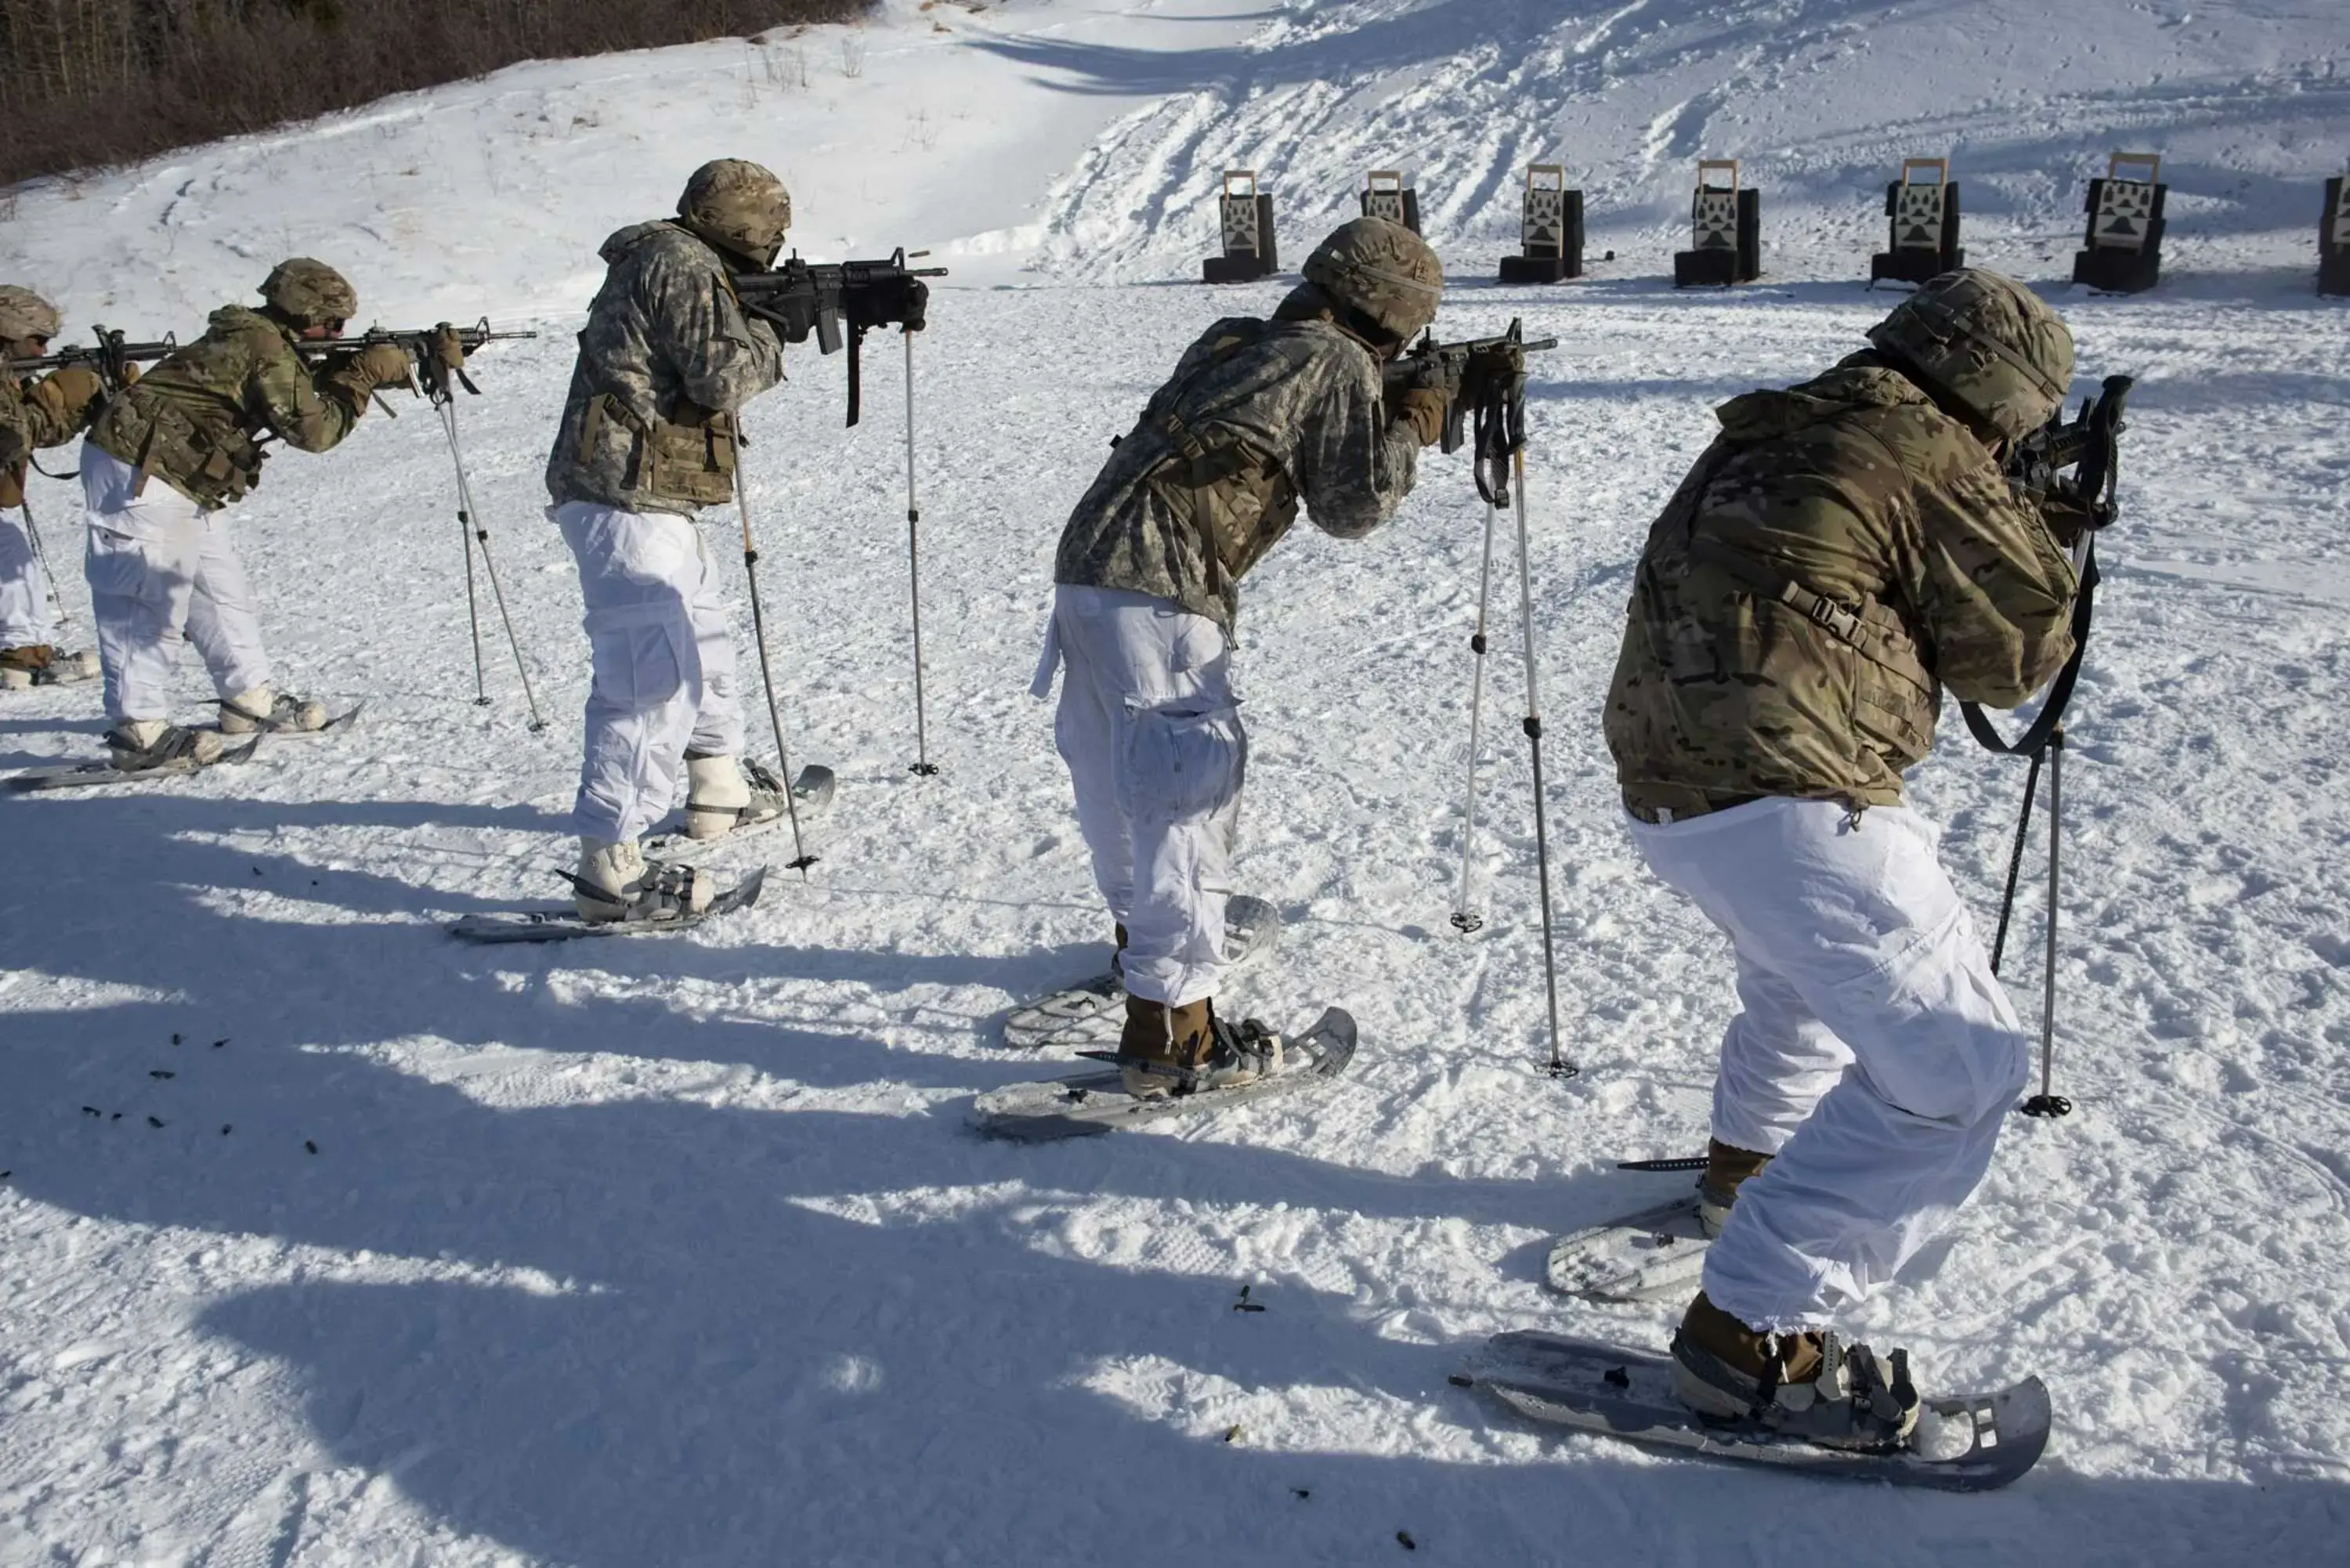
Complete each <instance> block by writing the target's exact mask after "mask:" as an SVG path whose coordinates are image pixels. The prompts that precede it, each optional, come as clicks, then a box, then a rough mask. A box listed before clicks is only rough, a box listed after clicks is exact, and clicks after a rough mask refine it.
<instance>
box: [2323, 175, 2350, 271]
mask: <svg viewBox="0 0 2350 1568" xmlns="http://www.w3.org/2000/svg"><path fill="white" fill-rule="evenodd" d="M2317 292H2318V293H2320V294H2350V179H2345V177H2344V176H2342V175H2340V174H2336V175H2335V176H2334V178H2333V179H2331V180H2328V181H2327V182H2325V215H2324V217H2322V218H2320V219H2319V220H2318V223H2317Z"/></svg>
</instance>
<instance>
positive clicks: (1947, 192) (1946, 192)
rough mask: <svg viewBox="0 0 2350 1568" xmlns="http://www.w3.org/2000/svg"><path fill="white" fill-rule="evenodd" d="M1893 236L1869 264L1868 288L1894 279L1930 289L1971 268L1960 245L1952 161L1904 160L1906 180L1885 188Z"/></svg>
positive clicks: (1931, 159)
mask: <svg viewBox="0 0 2350 1568" xmlns="http://www.w3.org/2000/svg"><path fill="white" fill-rule="evenodd" d="M1885 216H1886V219H1887V226H1888V229H1889V233H1888V235H1887V242H1886V248H1885V249H1884V250H1882V251H1879V252H1878V253H1877V254H1876V255H1873V256H1871V257H1869V259H1868V286H1869V287H1871V288H1875V287H1876V286H1877V285H1878V284H1880V283H1884V282H1886V281H1887V280H1888V279H1890V280H1891V281H1893V282H1895V283H1910V284H1919V283H1924V282H1926V281H1927V280H1928V279H1929V278H1935V277H1939V276H1940V275H1942V274H1944V273H1946V272H1956V271H1958V270H1959V268H1960V267H1962V266H1964V265H1967V253H1966V251H1965V249H1964V248H1963V247H1961V246H1960V244H1959V188H1958V186H1957V185H1956V184H1955V183H1954V182H1952V181H1951V179H1950V160H1949V159H1947V158H1904V159H1903V160H1902V161H1901V178H1900V179H1898V180H1896V181H1894V182H1893V183H1891V184H1890V185H1887V187H1886V188H1885Z"/></svg>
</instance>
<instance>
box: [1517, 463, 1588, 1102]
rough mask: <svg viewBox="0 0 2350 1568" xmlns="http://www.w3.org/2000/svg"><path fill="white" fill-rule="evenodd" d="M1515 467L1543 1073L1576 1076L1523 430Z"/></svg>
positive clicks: (1519, 613) (1555, 1076) (1519, 593)
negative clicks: (1566, 1037)
mask: <svg viewBox="0 0 2350 1568" xmlns="http://www.w3.org/2000/svg"><path fill="white" fill-rule="evenodd" d="M1510 466H1511V469H1512V471H1513V473H1514V474H1515V476H1516V478H1517V482H1518V483H1517V494H1516V496H1515V497H1514V501H1515V504H1516V505H1517V510H1518V615H1519V618H1520V619H1521V620H1522V621H1523V624H1524V627H1525V641H1526V720H1525V726H1524V727H1525V732H1526V742H1527V744H1528V745H1529V746H1531V747H1532V748H1533V752H1534V865H1535V867H1537V869H1538V871H1539V873H1540V878H1541V882H1542V938H1543V988H1544V992H1545V993H1546V995H1547V997H1548V999H1549V1002H1550V1061H1549V1062H1548V1063H1547V1064H1544V1068H1543V1071H1544V1072H1545V1073H1548V1074H1549V1075H1551V1076H1552V1077H1554V1078H1572V1077H1574V1076H1575V1075H1576V1074H1577V1073H1579V1072H1581V1071H1582V1070H1583V1069H1581V1068H1580V1067H1578V1066H1576V1065H1575V1064H1574V1063H1573V1062H1570V1061H1568V1060H1567V1059H1566V1057H1565V1055H1563V1054H1561V1053H1560V1051H1559V1044H1558V952H1557V949H1556V946H1555V941H1554V939H1553V937H1552V934H1551V921H1550V826H1549V813H1548V811H1547V810H1546V809H1545V808H1544V805H1543V762H1542V708H1541V704H1540V703H1539V702H1538V701H1536V698H1535V691H1534V568H1533V566H1532V564H1531V562H1530V560H1529V556H1530V555H1531V551H1532V546H1531V545H1529V544H1528V542H1527V530H1526V448H1525V441H1524V436H1523V431H1519V432H1517V439H1516V441H1515V442H1514V444H1513V450H1512V451H1511V452H1510Z"/></svg>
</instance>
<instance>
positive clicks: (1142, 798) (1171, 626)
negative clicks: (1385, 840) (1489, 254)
mask: <svg viewBox="0 0 2350 1568" xmlns="http://www.w3.org/2000/svg"><path fill="white" fill-rule="evenodd" d="M1304 271H1305V283H1304V284H1302V285H1301V286H1299V287H1297V288H1296V289H1295V290H1294V291H1293V292H1292V293H1291V294H1290V296H1288V297H1287V298H1286V299H1284V301H1283V302H1282V304H1281V306H1280V307H1279V308H1278V309H1277V310H1275V311H1274V316H1273V318H1272V319H1271V320H1269V321H1265V320H1257V319H1253V318H1233V319H1228V320H1223V321H1219V322H1217V323H1216V324H1215V325H1214V326H1212V327H1210V328H1208V330H1207V332H1206V333H1205V334H1204V335H1202V336H1201V338H1200V339H1199V341H1197V342H1196V343H1193V344H1192V345H1191V348H1187V349H1186V350H1184V353H1183V357H1182V358H1181V359H1180V360H1179V361H1178V362H1177V364H1176V366H1175V373H1174V375H1173V377H1172V378H1170V379H1169V381H1168V382H1167V384H1166V385H1165V386H1163V387H1161V388H1160V389H1159V391H1158V392H1157V393H1156V394H1155V395H1154V396H1153V397H1152V398H1151V400H1150V401H1149V404H1148V405H1146V406H1145V407H1144V409H1143V410H1142V415H1141V418H1140V419H1139V420H1138V421H1136V423H1135V427H1134V429H1133V431H1131V432H1130V433H1128V435H1126V436H1125V437H1124V438H1122V439H1121V440H1120V441H1118V444H1117V450H1116V451H1115V452H1112V454H1111V455H1110V458H1109V461H1108V462H1107V463H1105V464H1104V465H1103V467H1102V471H1101V473H1100V475H1099V476H1098V477H1097V478H1096V479H1095V481H1094V483H1093V486H1092V488H1090V489H1089V490H1087V492H1086V493H1085V495H1084V497H1083V498H1082V499H1081V500H1079V501H1078V503H1077V505H1076V511H1075V512H1074V513H1072V514H1071V515H1070V517H1069V521H1068V524H1067V526H1066V528H1065V529H1064V530H1063V532H1062V535H1061V543H1060V548H1059V551H1058V553H1057V554H1056V556H1055V561H1054V571H1053V576H1054V581H1055V583H1056V584H1057V585H1058V586H1057V587H1056V588H1055V598H1054V608H1053V621H1052V628H1051V630H1050V632H1049V634H1048V637H1047V641H1046V647H1045V659H1044V663H1043V666H1042V668H1041V669H1040V670H1039V671H1038V675H1037V680H1036V687H1035V690H1036V694H1037V695H1038V696H1040V697H1041V696H1044V695H1045V694H1046V692H1047V691H1050V689H1051V681H1052V678H1053V671H1054V669H1055V666H1056V664H1059V663H1064V662H1065V663H1066V665H1067V673H1066V677H1065V678H1064V680H1063V681H1062V686H1061V699H1060V707H1059V711H1058V714H1057V717H1056V719H1055V737H1056V739H1057V742H1058V745H1059V750H1060V753H1061V756H1062V758H1063V760H1064V761H1066V763H1068V767H1069V776H1070V780H1071V782H1072V784H1074V785H1075V787H1076V802H1077V822H1078V826H1079V827H1080V828H1081V829H1082V831H1083V832H1084V834H1085V837H1086V843H1087V847H1088V848H1089V849H1090V850H1091V852H1092V856H1093V864H1094V879H1095V881H1096V883H1097V886H1098V887H1099V888H1100V889H1101V894H1102V898H1103V899H1104V900H1105V901H1106V902H1107V904H1108V906H1109V910H1110V915H1111V918H1112V919H1113V920H1114V921H1115V922H1116V923H1117V928H1118V931H1117V934H1118V964H1119V967H1120V970H1121V972H1122V973H1123V975H1124V977H1125V985H1126V992H1127V1002H1126V1021H1125V1027H1124V1030H1123V1032H1122V1033H1121V1035H1120V1039H1119V1046H1118V1052H1119V1059H1120V1063H1121V1065H1122V1067H1123V1069H1124V1074H1123V1075H1124V1078H1125V1081H1126V1085H1127V1087H1128V1091H1129V1092H1130V1093H1133V1094H1135V1095H1136V1096H1153V1097H1155V1096H1162V1095H1167V1094H1170V1093H1178V1092H1182V1091H1184V1090H1187V1089H1190V1088H1194V1087H1219V1086H1225V1085H1238V1084H1241V1083H1244V1082H1247V1081H1249V1080H1250V1079H1252V1078H1253V1077H1255V1076H1258V1075H1262V1074H1263V1073H1264V1072H1267V1071H1270V1070H1274V1069H1275V1068H1277V1066H1278V1062H1277V1060H1274V1059H1272V1058H1271V1057H1269V1056H1268V1055H1266V1054H1264V1053H1263V1050H1262V1048H1261V1047H1260V1046H1258V1045H1256V1044H1253V1039H1251V1038H1244V1037H1243V1033H1241V1032H1238V1031H1235V1030H1234V1029H1233V1027H1232V1024H1231V1023H1228V1022H1226V1021H1223V1020H1220V1019H1218V1018H1217V1017H1216V1014H1215V1002H1214V996H1215V990H1216V983H1217V978H1218V973H1219V970H1220V967H1221V965H1222V961H1223V956H1224V953H1223V944H1224V911H1225V903H1226V896H1225V888H1226V885H1227V871H1226V865H1227V861H1228V858H1229V856H1230V850H1231V843H1232V828H1233V824H1234V822H1235V821H1236V819H1237V817H1238V815H1239V810H1240V797H1241V784H1242V779H1243V774H1244V772H1245V768H1246V763H1247V755H1248V742H1247V738H1246V736H1245V734H1244V733H1243V731H1242V728H1241V722H1240V711H1239V707H1238V704H1237V701H1236V700H1235V698H1234V697H1233V695H1232V659H1231V649H1232V635H1233V626H1234V622H1235V619H1236V618H1237V617H1238V615H1239V613H1240V581H1241V579H1242V578H1243V576H1246V575H1247V574H1248V572H1249V570H1250V568H1251V567H1253V566H1255V565H1256V564H1257V562H1258V561H1260V560H1261V559H1263V556H1264V555H1265V553H1266V552H1267V551H1269V550H1271V549H1272V548H1273V546H1274V545H1275V544H1276V543H1277V542H1278V541H1279V540H1280V538H1281V536H1282V535H1284V533H1286V532H1287V531H1288V529H1289V526H1290V524H1292V523H1293V522H1294V521H1295V519H1296V516H1297V511H1298V507H1299V506H1300V504H1303V505H1304V506H1305V509H1306V512H1307V514H1308V515H1310V516H1311V517H1312V518H1313V520H1314V523H1315V526H1317V527H1319V528H1320V529H1322V530H1323V531H1324V532H1325V533H1327V534H1332V535H1336V536H1338V537H1339V538H1342V539H1352V538H1359V537H1361V536H1362V535H1365V534H1367V533H1369V532H1370V531H1371V530H1372V529H1373V528H1376V527H1378V525H1379V524H1381V523H1382V522H1384V521H1386V520H1387V519H1388V517H1389V516H1390V515H1392V514H1394V512H1395V509H1396V508H1397V506H1398V505H1399V504H1401V503H1402V501H1403V498H1404V497H1405V496H1406V495H1407V494H1409V493H1410V491H1411V486H1412V479H1413V475H1414V471H1415V468H1416V466H1417V462H1418V457H1419V449H1420V448H1421V447H1422V446H1425V445H1427V444H1428V443H1429V442H1430V441H1435V440H1436V439H1437V437H1438V435H1439V434H1440V432H1441V431H1442V429H1443V423H1444V413H1445V407H1446V400H1447V395H1448V394H1447V393H1446V392H1445V391H1443V390H1442V389H1438V388H1433V387H1431V388H1428V389H1416V390H1413V391H1411V392H1409V393H1407V394H1405V396H1404V397H1403V399H1402V400H1401V403H1400V406H1399V407H1394V408H1390V407H1388V406H1387V404H1386V403H1385V401H1384V400H1383V396H1382V389H1381V375H1380V371H1381V367H1382V365H1383V364H1384V363H1385V362H1386V361H1387V360H1388V359H1391V358H1394V357H1395V355H1396V354H1397V353H1398V351H1399V350H1400V349H1401V348H1402V347H1403V345H1404V343H1405V342H1406V341H1407V340H1408V339H1409V338H1410V337H1411V336H1412V335H1413V334H1414V333H1417V332H1418V331H1419V329H1420V328H1421V327H1425V326H1427V325H1428V324H1429V322H1430V320H1432V319H1433V318H1434V317H1435V315H1436V305H1437V299H1438V296H1440V293H1441V292H1442V290H1443V286H1444V273H1443V269H1442V267H1441V266H1440V265H1438V263H1437V259H1436V254H1435V253H1434V252H1433V251H1431V250H1430V249H1429V247H1428V245H1427V244H1426V243H1425V242H1423V241H1422V240H1421V239H1420V238H1419V235H1417V234H1413V233H1412V232H1411V231H1410V230H1409V229H1406V228H1404V227H1402V226H1401V225H1400V224H1396V223H1387V222H1385V221H1383V220H1381V219H1378V218H1358V219H1356V220H1354V221H1353V222H1351V223H1345V224H1342V225H1341V226H1340V227H1339V228H1338V229H1337V230H1336V232H1334V233H1333V234H1331V235H1330V236H1329V238H1327V239H1326V240H1324V241H1323V242H1322V244H1321V245H1320V246H1319V247H1318V248H1316V249H1315V252H1314V254H1313V255H1312V256H1311V257H1310V258H1309V259H1308V260H1307V261H1306V263H1305V268H1304Z"/></svg>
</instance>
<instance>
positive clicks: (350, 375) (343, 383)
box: [324, 343, 408, 409]
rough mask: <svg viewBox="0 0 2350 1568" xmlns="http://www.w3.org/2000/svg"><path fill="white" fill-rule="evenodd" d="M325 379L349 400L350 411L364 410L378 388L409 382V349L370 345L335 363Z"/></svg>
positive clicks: (389, 345) (391, 344) (397, 345)
mask: <svg viewBox="0 0 2350 1568" xmlns="http://www.w3.org/2000/svg"><path fill="white" fill-rule="evenodd" d="M324 379H326V380H327V382H328V384H329V385H331V386H333V387H335V388H336V389H338V390H339V391H340V392H341V393H342V394H343V396H344V397H346V398H347V399H348V400H350V405H351V407H352V408H354V409H364V408H366V407H367V400H368V397H369V394H370V393H372V392H373V391H374V390H375V389H377V388H378V387H384V386H390V385H392V384H393V383H395V382H398V383H403V384H404V383H405V382H406V381H407V380H408V350H406V349H405V348H401V347H400V345H399V344H397V343H370V344H369V345H368V346H367V347H366V348H361V349H359V350H358V351H357V352H356V353H353V354H351V355H349V356H348V357H347V358H342V359H339V360H337V361H335V362H334V363H333V364H332V365H331V366H330V367H329V368H328V370H327V373H326V376H325V378H324Z"/></svg>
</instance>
